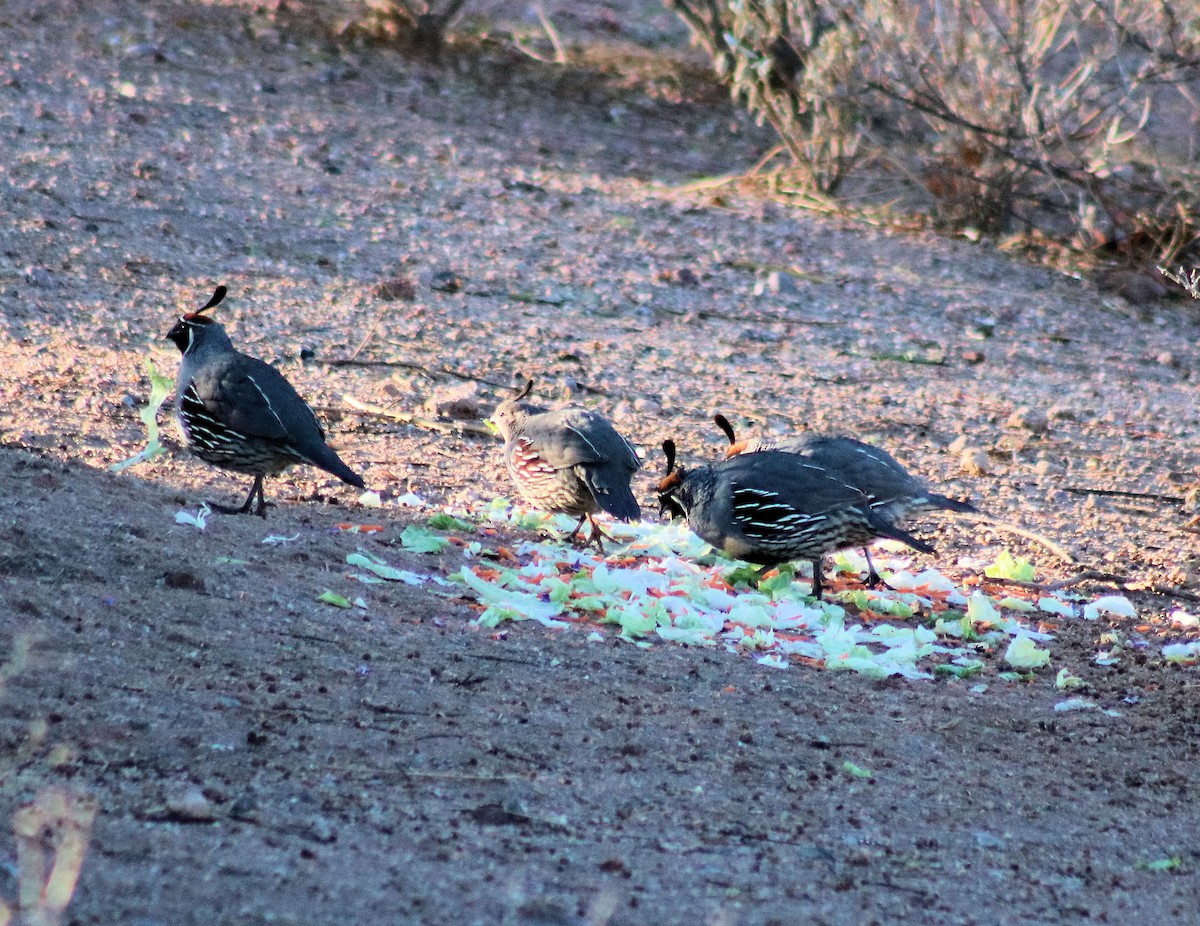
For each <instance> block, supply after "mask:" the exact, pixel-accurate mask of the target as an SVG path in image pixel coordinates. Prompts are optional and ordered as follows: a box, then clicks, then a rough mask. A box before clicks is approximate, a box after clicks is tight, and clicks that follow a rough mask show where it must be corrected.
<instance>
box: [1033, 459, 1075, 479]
mask: <svg viewBox="0 0 1200 926" xmlns="http://www.w3.org/2000/svg"><path fill="white" fill-rule="evenodd" d="M1033 471H1034V472H1035V473H1037V474H1038V475H1039V476H1061V475H1062V474H1063V473H1065V472H1066V471H1067V470H1066V468H1065V467H1062V466H1059V465H1058V464H1057V463H1052V462H1051V461H1050V460H1047V459H1045V458H1043V459H1041V460H1038V461H1037V463H1035V464H1034V466H1033Z"/></svg>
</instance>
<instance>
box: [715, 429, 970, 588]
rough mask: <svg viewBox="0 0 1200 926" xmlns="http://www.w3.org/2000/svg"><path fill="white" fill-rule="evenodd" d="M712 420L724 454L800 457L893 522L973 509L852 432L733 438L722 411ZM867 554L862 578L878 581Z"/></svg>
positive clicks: (728, 455) (868, 581)
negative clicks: (933, 489) (930, 513)
mask: <svg viewBox="0 0 1200 926" xmlns="http://www.w3.org/2000/svg"><path fill="white" fill-rule="evenodd" d="M713 421H715V422H716V424H717V427H719V428H720V429H721V430H722V431H723V432H724V434H725V436H726V437H727V438H728V439H729V450H728V451H727V453H726V456H727V457H734V456H736V455H738V454H743V453H758V452H761V451H764V450H776V451H780V452H783V453H789V454H793V455H794V456H796V457H799V458H800V460H801V461H802V463H803V464H810V465H813V466H818V467H820V468H821V469H823V470H825V471H826V472H828V473H829V474H830V475H831V476H833V477H835V478H837V479H839V480H840V481H842V482H844V483H846V484H847V485H850V486H853V487H854V488H855V489H857V490H858V491H860V492H861V493H862V494H863V495H865V496H866V497H867V499H868V502H869V505H870V508H871V510H873V511H875V512H876V513H878V514H879V515H880V516H881V517H882V518H884V519H885V520H887V521H889V522H891V523H893V524H898V523H902V522H903V521H904V520H905V519H906V518H910V517H912V516H914V515H917V514H921V513H923V512H926V511H934V510H937V509H943V510H946V511H958V512H975V511H977V509H976V508H975V506H974V505H972V504H970V503H969V502H961V501H958V500H957V499H954V498H950V497H949V496H946V495H939V494H938V493H937V492H931V491H930V490H929V487H928V486H926V485H925V483H923V482H922V481H921V480H920V479H918V478H917V477H916V476H914V475H913V474H912V473H910V472H909V471H908V470H907V469H905V468H904V467H903V466H902V465H901V464H900V463H899V461H897V460H896V458H895V457H893V456H892V455H891V454H890V453H888V452H887V451H886V450H882V449H880V448H879V447H875V446H872V445H871V444H868V443H865V442H863V441H860V440H855V439H854V438H852V437H839V436H832V435H823V434H812V433H808V434H801V435H799V436H797V437H791V438H785V439H783V440H770V439H764V438H757V439H754V440H741V441H739V440H738V439H737V436H736V435H735V434H734V430H733V426H732V425H731V424H730V423H729V419H727V418H726V417H725V416H724V415H714V416H713ZM863 553H864V554H865V555H866V557H867V567H868V570H869V572H868V575H867V583H868V584H869V585H878V584H879V583H880V582H882V581H883V580H882V579H881V578H880V576H879V573H878V572H876V570H875V564H874V563H872V562H871V554H870V553H869V552H867V551H866V550H865V549H864V550H863Z"/></svg>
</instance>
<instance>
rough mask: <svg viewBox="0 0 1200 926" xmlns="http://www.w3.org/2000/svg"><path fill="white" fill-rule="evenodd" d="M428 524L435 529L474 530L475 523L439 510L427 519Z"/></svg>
mask: <svg viewBox="0 0 1200 926" xmlns="http://www.w3.org/2000/svg"><path fill="white" fill-rule="evenodd" d="M428 523H429V526H430V527H431V528H432V529H433V530H435V531H474V530H475V525H474V524H471V523H470V522H468V521H464V520H462V519H461V518H456V517H455V516H454V515H452V514H446V512H444V511H439V512H438V513H437V514H435V515H434V516H433V517H431V518H430V519H429V522H428Z"/></svg>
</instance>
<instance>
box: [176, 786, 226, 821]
mask: <svg viewBox="0 0 1200 926" xmlns="http://www.w3.org/2000/svg"><path fill="white" fill-rule="evenodd" d="M166 806H167V810H168V811H170V813H171V816H173V817H175V818H176V819H178V820H190V821H193V822H196V823H207V822H209V821H211V820H215V819H216V818H217V810H216V808H215V807H214V806H213V804H212V801H210V800H209V799H208V798H207V797H205V796H204V793H203V792H202V791H201V790H200V789H199V788H197V787H196V786H195V785H192V786H190V787H187V788H184V789H183V790H182V791H177V792H176V793H174V794H172V795H170V796H168V798H167V805H166Z"/></svg>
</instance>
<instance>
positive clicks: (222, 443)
mask: <svg viewBox="0 0 1200 926" xmlns="http://www.w3.org/2000/svg"><path fill="white" fill-rule="evenodd" d="M225 293H226V288H225V287H224V286H218V287H217V289H216V292H214V293H213V297H212V298H211V299H210V300H209V301H208V303H206V304H205V305H204V306H203V307H202V308H200V309H198V310H197V311H195V312H188V313H186V314H185V315H182V316H180V318H179V320H178V321H177V322H176V323H175V325H174V327H173V328H171V330H170V331H169V332H168V333H167V335H166V338H167V340H169V341H172V342H173V343H174V344H175V346H176V347H178V348H179V350H180V352H181V353H182V355H183V356H182V359H181V360H180V364H179V378H178V380H177V382H176V386H175V413H176V416H177V418H178V421H179V429H180V431H181V432H182V433H183V438H184V442H185V443H186V444H187V447H188V450H190V451H191V452H192V453H193V454H195V455H196V456H197V457H199V458H200V459H201V460H203V461H204V462H206V463H211V464H212V465H213V466H219V467H221V468H222V469H228V470H232V471H233V472H237V473H247V474H250V475H253V476H254V484H253V485H252V486H251V488H250V494H249V495H247V496H246V501H245V503H244V504H243V505H242V506H241V507H240V508H230V507H227V506H224V505H213V508H214V509H216V510H218V511H224V512H227V513H239V514H242V513H246V512H250V511H253V513H254V514H257V515H260V516H264V517H265V515H266V509H267V501H266V498H265V495H264V490H263V480H264V478H265V477H267V476H274V475H276V474H278V473H281V472H283V470H285V469H287V468H288V467H289V466H293V465H294V464H297V463H308V464H311V465H313V466H317V467H319V468H321V469H323V470H325V471H326V472H328V473H331V474H332V475H334V476H337V477H338V478H339V479H341V480H342V481H343V482H346V483H348V484H350V485H352V486H355V487H356V488H360V489H361V488H363V481H362V479H361V478H360V477H359V476H358V475H357V474H355V473H354V472H353V471H352V470H351V469H350V468H349V467H348V466H346V464H345V463H343V462H342V460H341V458H340V457H339V456H338V455H337V454H336V453H335V452H334V451H333V450H332V449H330V448H329V447H328V446H327V445H326V443H325V431H324V430H323V429H322V427H321V425H320V422H318V421H317V417H316V415H314V414H313V411H312V409H311V408H309V407H308V405H307V404H306V403H305V401H304V400H303V399H302V398H300V396H299V395H298V394H297V392H296V390H295V389H293V388H292V385H291V383H289V382H288V381H287V380H286V379H285V378H284V377H283V374H281V373H280V372H279V371H278V370H276V369H275V368H274V367H272V366H271V365H269V364H266V363H263V361H261V360H258V359H257V358H254V357H250V356H248V355H246V354H243V353H241V352H240V351H238V350H236V349H235V348H234V347H233V344H232V342H231V341H230V340H229V335H228V334H226V332H225V328H224V327H223V326H222V325H221V324H220V323H219V322H216V321H214V320H213V319H211V318H209V317H208V316H206V315H203V314H202V313H203V312H205V311H207V310H208V309H211V308H214V307H215V306H216V305H218V304H219V303H220V302H221V300H222V299H224V298H225Z"/></svg>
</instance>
